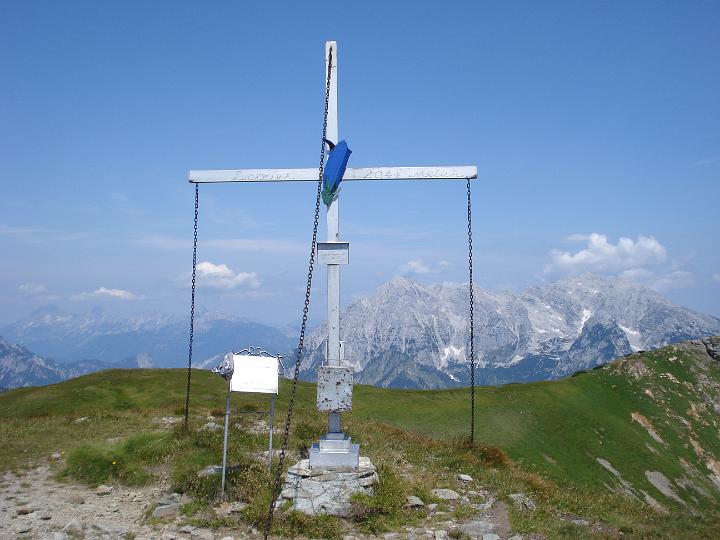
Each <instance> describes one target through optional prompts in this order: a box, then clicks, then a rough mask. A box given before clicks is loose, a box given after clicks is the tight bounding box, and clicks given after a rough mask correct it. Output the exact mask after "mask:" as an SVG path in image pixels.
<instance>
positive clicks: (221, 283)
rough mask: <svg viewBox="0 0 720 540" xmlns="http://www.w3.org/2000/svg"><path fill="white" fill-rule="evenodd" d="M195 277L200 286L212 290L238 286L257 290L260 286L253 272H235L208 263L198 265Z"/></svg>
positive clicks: (221, 265)
mask: <svg viewBox="0 0 720 540" xmlns="http://www.w3.org/2000/svg"><path fill="white" fill-rule="evenodd" d="M197 277H198V283H199V284H200V285H203V286H206V287H211V288H214V289H235V288H237V287H240V286H245V287H248V288H250V289H257V288H258V287H259V286H260V280H258V277H257V274H256V273H255V272H235V271H233V270H232V269H231V268H230V267H229V266H228V265H226V264H214V263H211V262H209V261H203V262H201V263H198V265H197Z"/></svg>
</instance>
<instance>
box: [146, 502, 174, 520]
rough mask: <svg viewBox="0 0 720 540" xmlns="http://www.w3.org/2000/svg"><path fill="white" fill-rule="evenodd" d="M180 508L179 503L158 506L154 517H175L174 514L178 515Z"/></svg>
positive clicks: (153, 514) (154, 511)
mask: <svg viewBox="0 0 720 540" xmlns="http://www.w3.org/2000/svg"><path fill="white" fill-rule="evenodd" d="M179 510H180V505H179V504H178V503H172V504H164V505H162V506H158V507H157V508H156V509H155V510H153V513H152V517H154V518H167V517H173V516H176V515H177V513H178V511H179Z"/></svg>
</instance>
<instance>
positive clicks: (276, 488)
mask: <svg viewBox="0 0 720 540" xmlns="http://www.w3.org/2000/svg"><path fill="white" fill-rule="evenodd" d="M332 53H333V50H332V47H331V48H330V50H329V51H328V70H327V81H326V84H325V115H324V117H323V130H322V138H321V148H320V166H319V167H318V183H317V193H316V196H315V219H314V221H313V234H312V242H311V246H310V264H309V266H308V276H307V285H306V287H305V304H304V306H303V315H302V323H301V325H300V339H299V340H298V346H297V351H296V357H295V371H294V373H293V382H292V390H291V391H290V401H289V402H288V409H287V416H286V417H285V432H284V433H283V442H282V447H281V449H280V456H279V459H278V465H277V468H276V469H275V480H274V482H273V486H272V492H271V493H270V508H269V509H268V516H267V521H266V523H265V531H264V538H265V540H267V537H268V535H269V534H270V529H271V528H272V520H273V514H274V513H275V504H276V501H277V498H278V497H279V496H280V487H281V480H282V473H283V467H284V465H285V453H286V452H287V446H288V433H289V432H290V422H291V420H292V413H293V405H294V403H295V390H296V388H297V380H298V375H299V374H300V359H301V358H302V353H303V348H304V347H305V330H306V327H307V320H308V310H309V309H310V291H311V289H312V276H313V269H314V266H315V246H316V245H317V231H318V224H319V223H320V196H321V192H322V177H323V169H324V167H325V138H326V136H327V120H328V108H329V106H330V76H331V72H332ZM196 185H197V184H196ZM271 459H272V458H271Z"/></svg>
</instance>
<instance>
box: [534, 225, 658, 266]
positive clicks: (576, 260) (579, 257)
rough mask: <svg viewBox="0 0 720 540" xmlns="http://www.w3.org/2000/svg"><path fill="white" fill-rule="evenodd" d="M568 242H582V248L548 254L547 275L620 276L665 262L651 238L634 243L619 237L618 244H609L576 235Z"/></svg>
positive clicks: (594, 237)
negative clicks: (619, 274) (599, 273)
mask: <svg viewBox="0 0 720 540" xmlns="http://www.w3.org/2000/svg"><path fill="white" fill-rule="evenodd" d="M567 240H568V241H570V242H585V247H584V248H582V249H580V250H578V251H576V252H574V253H573V252H570V251H561V250H558V249H554V250H552V251H551V252H550V262H549V263H548V265H547V266H546V269H545V270H546V272H547V273H550V272H552V271H559V272H570V273H574V272H583V271H591V272H622V271H628V270H634V269H642V268H644V267H647V266H653V265H658V264H661V263H663V262H665V260H666V259H667V251H666V249H665V246H663V245H662V244H661V243H660V242H658V241H657V240H656V239H655V238H654V237H652V236H638V238H637V240H633V239H632V238H625V237H621V238H620V239H619V240H618V242H617V244H613V243H612V242H610V241H608V237H607V235H604V234H599V233H592V234H588V235H580V234H575V235H572V236H569V237H568V238H567Z"/></svg>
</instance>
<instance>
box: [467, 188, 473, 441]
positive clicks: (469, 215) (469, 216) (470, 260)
mask: <svg viewBox="0 0 720 540" xmlns="http://www.w3.org/2000/svg"><path fill="white" fill-rule="evenodd" d="M467 220H468V271H469V274H470V280H469V281H470V444H474V443H475V314H474V310H475V294H474V291H473V253H472V202H471V199H470V179H469V178H468V179H467Z"/></svg>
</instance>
